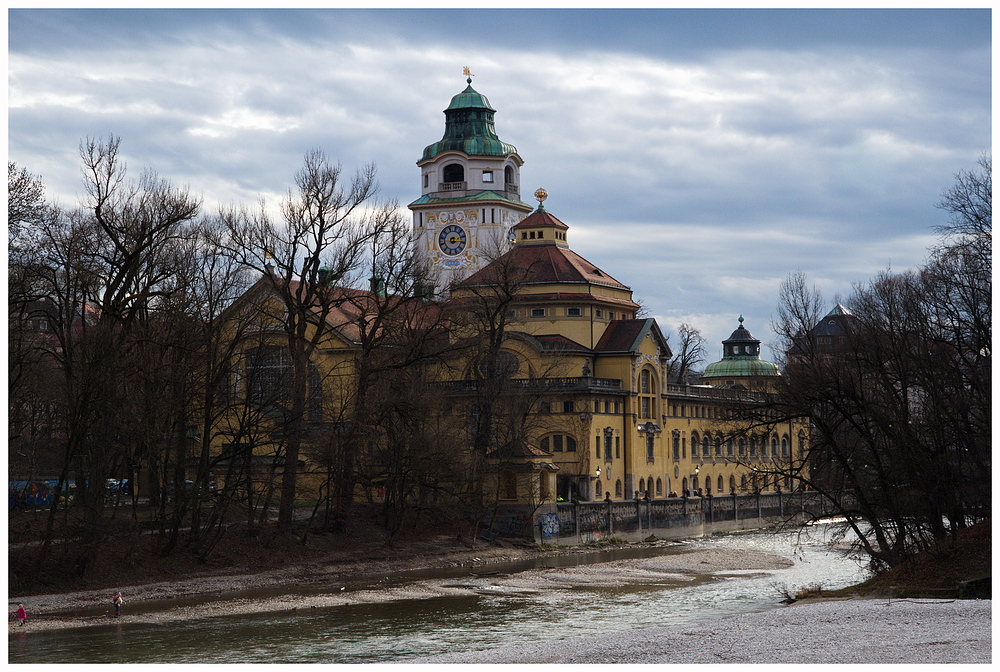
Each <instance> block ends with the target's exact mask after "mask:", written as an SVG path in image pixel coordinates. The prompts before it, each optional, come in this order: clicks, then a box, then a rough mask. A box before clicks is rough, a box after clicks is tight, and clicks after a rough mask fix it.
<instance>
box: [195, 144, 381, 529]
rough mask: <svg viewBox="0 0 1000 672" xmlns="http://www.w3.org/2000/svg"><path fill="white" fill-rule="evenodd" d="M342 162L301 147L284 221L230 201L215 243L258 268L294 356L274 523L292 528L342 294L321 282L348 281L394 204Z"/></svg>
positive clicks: (365, 171)
mask: <svg viewBox="0 0 1000 672" xmlns="http://www.w3.org/2000/svg"><path fill="white" fill-rule="evenodd" d="M345 182H346V180H344V179H343V176H342V168H341V166H340V165H339V164H333V163H331V162H330V160H329V159H328V158H327V157H326V155H325V154H323V153H322V152H321V151H319V150H313V151H311V152H309V153H307V154H306V156H305V159H304V164H303V167H302V169H301V170H300V171H299V172H298V173H297V174H296V175H295V188H294V190H293V189H290V190H289V192H288V195H287V196H286V197H285V198H284V200H283V201H282V203H281V213H282V221H281V222H275V221H273V220H272V219H271V218H270V216H269V215H268V214H267V212H266V211H265V210H264V206H263V203H262V204H261V207H260V209H259V210H257V211H248V210H245V209H228V210H226V211H223V212H222V213H220V221H221V223H222V226H223V228H224V232H225V233H224V235H221V236H218V237H217V238H216V239H215V240H214V244H215V245H216V247H217V248H218V249H219V250H220V251H221V253H223V254H225V255H227V256H229V257H231V258H232V259H234V260H236V261H238V262H239V263H241V264H243V265H245V266H247V267H249V268H251V269H254V270H257V271H258V272H260V273H261V274H262V276H263V280H262V281H263V282H265V283H266V285H267V291H268V292H270V293H271V294H272V295H273V296H275V297H276V298H277V300H278V304H279V306H280V310H279V311H277V313H276V314H274V315H272V316H271V318H272V320H273V321H274V322H275V323H276V324H278V325H279V326H280V329H281V333H282V337H283V340H284V346H285V347H286V348H287V351H288V353H289V356H290V359H291V369H292V376H291V386H290V391H289V400H288V402H289V413H288V424H287V427H286V428H285V429H286V445H285V458H284V460H285V463H284V469H283V473H282V486H281V500H280V503H279V507H278V521H279V525H280V526H281V527H282V529H284V530H289V529H291V525H292V516H293V509H294V503H295V496H296V487H297V464H298V461H299V452H300V449H301V447H302V441H303V434H304V431H305V423H306V415H305V414H306V410H307V400H308V393H309V392H308V391H309V361H310V357H311V356H312V354H313V353H314V352H315V350H316V348H317V347H319V344H320V343H321V342H322V341H323V339H325V338H328V337H329V327H330V324H329V318H330V317H331V314H332V312H333V310H334V309H335V308H336V307H337V306H338V305H341V304H342V303H343V302H344V300H345V297H344V296H343V294H338V293H336V292H329V291H327V290H326V285H327V282H329V281H331V280H335V281H337V282H338V283H341V284H345V285H350V284H351V283H352V281H355V280H356V278H355V277H354V276H355V274H356V273H357V272H358V270H359V269H360V268H361V261H362V259H363V255H364V253H365V251H366V249H367V242H368V241H369V240H370V239H371V228H372V227H371V226H370V224H371V223H372V221H373V219H377V218H379V217H381V216H384V213H386V212H388V211H391V210H392V209H393V208H392V206H391V205H390V204H380V203H375V202H374V198H375V196H376V194H377V192H378V184H377V182H376V178H375V167H374V166H373V165H368V166H365V167H364V168H362V169H361V170H359V171H358V172H357V173H356V174H355V176H354V177H353V179H352V180H351V181H350V182H349V183H345Z"/></svg>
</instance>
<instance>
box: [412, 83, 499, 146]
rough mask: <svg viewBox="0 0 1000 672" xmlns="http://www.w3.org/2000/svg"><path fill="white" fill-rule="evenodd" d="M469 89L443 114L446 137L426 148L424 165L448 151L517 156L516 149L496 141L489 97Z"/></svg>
mask: <svg viewBox="0 0 1000 672" xmlns="http://www.w3.org/2000/svg"><path fill="white" fill-rule="evenodd" d="M466 81H467V82H468V84H469V86H467V87H466V89H465V90H464V91H462V92H461V93H459V94H457V95H456V96H454V97H453V98H452V99H451V104H450V105H448V109H446V110H445V111H444V119H445V122H444V137H443V138H441V139H440V140H438V141H437V142H435V143H434V144H432V145H428V146H427V147H426V148H424V154H423V156H422V157H421V159H420V160H421V161H427V160H430V159H433V158H434V157H435V156H437V155H438V154H441V153H443V152H448V151H458V152H464V153H465V154H467V155H468V156H508V155H510V154H516V153H517V149H516V148H515V147H514V145H509V144H507V143H506V142H503V141H502V140H500V138H498V137H497V132H496V129H495V128H494V127H493V115H494V113H496V110H494V109H493V108H492V107H490V101H488V100H487V99H486V96H484V95H483V94H481V93H479V92H478V91H476V90H475V89H473V88H472V80H471V79H468V80H466Z"/></svg>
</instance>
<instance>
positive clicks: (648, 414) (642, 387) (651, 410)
mask: <svg viewBox="0 0 1000 672" xmlns="http://www.w3.org/2000/svg"><path fill="white" fill-rule="evenodd" d="M639 394H640V396H639V417H640V418H645V419H653V418H655V417H656V414H657V409H656V379H655V377H654V376H653V372H652V370H650V369H648V368H646V369H643V370H642V371H640V372H639Z"/></svg>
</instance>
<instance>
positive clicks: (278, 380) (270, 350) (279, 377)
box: [246, 345, 292, 404]
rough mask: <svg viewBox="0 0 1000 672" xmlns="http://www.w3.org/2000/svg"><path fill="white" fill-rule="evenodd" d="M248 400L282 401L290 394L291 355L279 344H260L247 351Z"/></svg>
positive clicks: (258, 401)
mask: <svg viewBox="0 0 1000 672" xmlns="http://www.w3.org/2000/svg"><path fill="white" fill-rule="evenodd" d="M246 361H247V374H246V378H247V391H248V393H249V394H248V397H249V401H250V402H251V403H254V404H263V403H267V402H270V401H275V400H277V401H284V400H286V399H288V398H289V397H290V396H291V394H292V356H291V354H290V353H289V351H288V348H285V347H282V346H280V345H262V346H260V347H257V348H253V349H252V350H248V351H247V358H246Z"/></svg>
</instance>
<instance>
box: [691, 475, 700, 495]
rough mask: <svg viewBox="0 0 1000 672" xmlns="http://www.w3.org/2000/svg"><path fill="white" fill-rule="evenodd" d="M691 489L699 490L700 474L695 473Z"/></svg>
mask: <svg viewBox="0 0 1000 672" xmlns="http://www.w3.org/2000/svg"><path fill="white" fill-rule="evenodd" d="M691 490H692V491H697V490H698V475H697V474H695V475H694V476H692V477H691Z"/></svg>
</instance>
